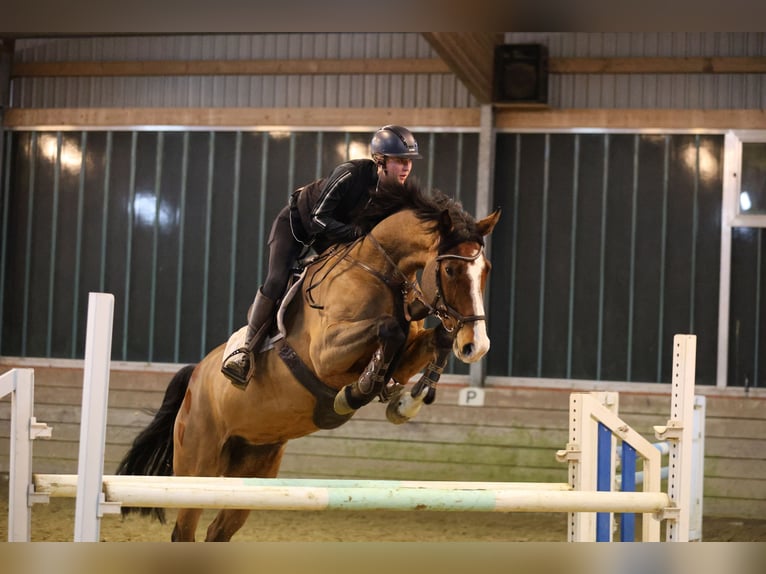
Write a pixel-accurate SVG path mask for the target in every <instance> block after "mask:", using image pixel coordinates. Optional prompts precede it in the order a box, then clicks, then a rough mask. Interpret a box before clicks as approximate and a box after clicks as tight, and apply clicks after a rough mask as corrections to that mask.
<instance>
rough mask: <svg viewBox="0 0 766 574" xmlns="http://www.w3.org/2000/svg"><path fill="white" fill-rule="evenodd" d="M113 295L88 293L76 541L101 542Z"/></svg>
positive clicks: (75, 525)
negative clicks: (102, 481) (102, 487)
mask: <svg viewBox="0 0 766 574" xmlns="http://www.w3.org/2000/svg"><path fill="white" fill-rule="evenodd" d="M113 314H114V295H112V294H111V293H90V294H89V295H88V328H87V334H86V338H85V369H84V375H83V386H82V414H81V419H80V452H79V459H78V465H77V474H78V476H79V480H78V482H77V502H76V504H75V523H74V541H75V542H98V540H99V534H100V527H101V514H102V511H101V509H102V503H103V501H104V495H103V492H102V489H101V486H102V483H101V480H102V475H103V469H104V445H105V438H106V412H107V402H108V398H109V362H110V358H111V354H112V320H113Z"/></svg>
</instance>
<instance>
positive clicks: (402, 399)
mask: <svg viewBox="0 0 766 574" xmlns="http://www.w3.org/2000/svg"><path fill="white" fill-rule="evenodd" d="M422 405H423V402H422V401H419V400H417V399H413V398H412V396H411V395H410V393H408V392H405V389H404V388H401V389H398V390H397V392H396V394H395V395H394V396H393V397H392V398H391V401H390V402H389V403H388V406H387V407H386V418H387V419H388V422H390V423H393V424H395V425H400V424H404V423H406V422H408V421H409V420H410V419H412V417H414V416H415V415H416V414H417V413H418V411H420V407H421V406H422Z"/></svg>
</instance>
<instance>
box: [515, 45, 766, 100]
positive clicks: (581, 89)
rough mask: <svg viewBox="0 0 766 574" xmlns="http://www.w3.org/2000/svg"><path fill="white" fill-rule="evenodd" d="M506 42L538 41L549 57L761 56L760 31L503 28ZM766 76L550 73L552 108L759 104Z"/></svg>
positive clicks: (764, 96)
mask: <svg viewBox="0 0 766 574" xmlns="http://www.w3.org/2000/svg"><path fill="white" fill-rule="evenodd" d="M504 41H505V42H506V43H509V44H511V43H540V44H544V45H546V46H547V47H548V53H549V57H551V58H557V57H579V58H601V57H632V56H635V57H716V56H719V57H727V56H728V57H740V56H766V33H764V32H746V33H739V32H643V33H637V32H631V33H627V32H626V33H622V32H620V33H616V32H594V33H586V32H567V33H506V34H505V40H504ZM764 82H766V78H764V77H763V76H762V75H748V74H710V75H705V74H636V75H632V76H628V75H623V74H589V75H586V74H582V75H575V76H570V75H557V74H551V75H550V77H549V102H548V103H549V104H550V105H551V106H552V107H557V108H648V109H652V108H671V109H700V108H701V109H730V108H734V109H761V108H764V107H766V90H765V89H764Z"/></svg>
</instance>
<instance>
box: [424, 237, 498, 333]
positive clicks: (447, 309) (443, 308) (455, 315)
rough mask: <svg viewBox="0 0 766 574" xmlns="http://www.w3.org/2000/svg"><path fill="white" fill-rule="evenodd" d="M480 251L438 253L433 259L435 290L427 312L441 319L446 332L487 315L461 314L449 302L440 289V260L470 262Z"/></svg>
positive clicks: (484, 317)
mask: <svg viewBox="0 0 766 574" xmlns="http://www.w3.org/2000/svg"><path fill="white" fill-rule="evenodd" d="M482 252H483V250H482V249H479V250H477V251H476V253H475V254H474V255H458V254H457V253H445V254H443V255H438V256H437V257H436V259H435V261H436V267H435V269H434V273H435V275H436V278H435V284H436V292H435V293H434V298H433V301H431V303H429V304H428V307H429V308H430V309H431V310H432V311H431V312H430V313H429V314H432V315H434V316H435V317H436V318H438V319H439V321H441V324H442V325H443V326H444V329H445V330H446V331H447V332H448V333H452V332H457V331H459V330H460V329H462V328H463V325H465V324H466V323H475V322H477V321H484V320H485V319H486V318H487V316H486V315H463V314H462V313H460V311H458V310H457V309H455V308H454V307H453V306H452V305H450V304H449V302H448V301H447V299H446V297H445V296H444V290H443V289H442V279H441V277H442V274H441V264H442V261H446V260H449V259H455V260H458V261H466V262H472V261H476V260H477V259H478V258H479V257H480V256H481V254H482ZM450 324H451V326H450Z"/></svg>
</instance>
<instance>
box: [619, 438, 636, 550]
mask: <svg viewBox="0 0 766 574" xmlns="http://www.w3.org/2000/svg"><path fill="white" fill-rule="evenodd" d="M621 487H622V491H623V492H635V491H636V449H634V448H633V447H632V446H630V445H629V444H628V443H626V442H623V443H622V484H621ZM635 539H636V515H635V514H633V513H632V512H626V513H624V514H623V515H622V519H621V521H620V542H633V541H635Z"/></svg>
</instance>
